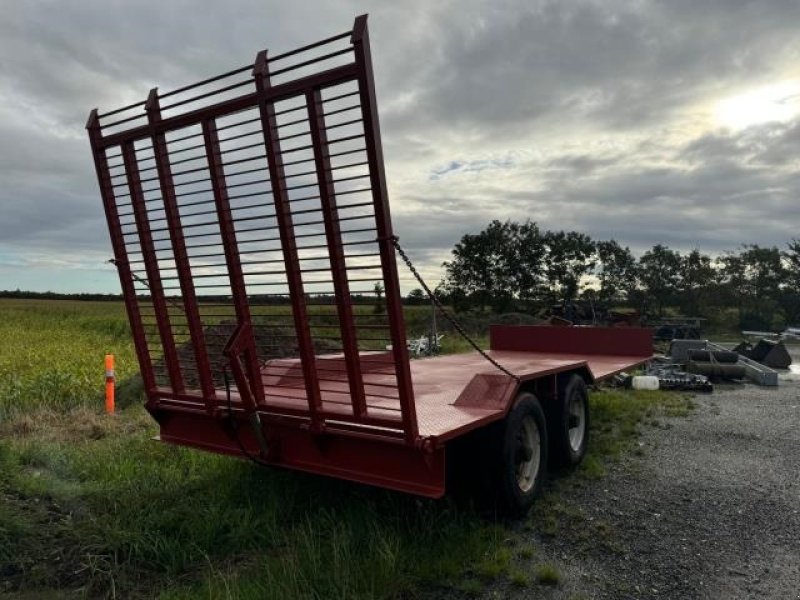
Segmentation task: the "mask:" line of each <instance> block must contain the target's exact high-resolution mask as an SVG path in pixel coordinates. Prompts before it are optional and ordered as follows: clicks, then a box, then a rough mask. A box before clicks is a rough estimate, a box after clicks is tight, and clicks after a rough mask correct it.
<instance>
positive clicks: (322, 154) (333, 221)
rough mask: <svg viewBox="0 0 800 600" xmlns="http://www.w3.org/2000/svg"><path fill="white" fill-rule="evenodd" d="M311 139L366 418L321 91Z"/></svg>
mask: <svg viewBox="0 0 800 600" xmlns="http://www.w3.org/2000/svg"><path fill="white" fill-rule="evenodd" d="M306 104H307V105H308V117H309V124H310V126H311V137H312V139H313V141H314V163H315V166H316V175H317V181H318V182H320V186H319V187H320V200H321V202H322V207H323V215H324V218H325V236H326V240H327V244H328V252H329V255H330V263H331V273H332V275H333V285H334V291H335V294H336V310H337V312H338V315H339V322H340V323H341V324H342V346H343V351H344V357H345V362H346V364H347V380H348V384H349V386H350V397H351V398H352V401H353V411H354V412H355V414H356V415H358V416H360V417H364V416H366V414H367V404H366V399H365V397H364V381H363V378H362V376H361V364H360V362H361V361H360V360H359V354H358V340H357V339H356V336H355V333H356V328H355V321H354V319H353V306H352V304H351V303H350V286H349V284H348V281H347V265H346V263H345V257H344V250H343V248H342V233H341V230H340V228H339V211H338V209H337V208H336V189H335V188H334V185H333V182H332V181H331V172H332V171H333V169H332V167H331V159H330V156H329V154H330V149H329V147H328V134H327V132H326V131H325V116H324V115H323V106H322V93H321V92H320V91H319V90H315V91H313V92H309V93H307V94H306Z"/></svg>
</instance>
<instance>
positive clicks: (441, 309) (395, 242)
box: [389, 235, 520, 383]
mask: <svg viewBox="0 0 800 600" xmlns="http://www.w3.org/2000/svg"><path fill="white" fill-rule="evenodd" d="M389 240H390V241H391V242H392V245H393V246H394V247H395V249H396V250H397V253H398V254H399V255H400V258H402V259H403V262H404V263H406V266H407V267H408V270H409V271H411V274H412V275H413V276H414V278H415V279H416V280H417V282H419V284H420V285H421V286H422V289H423V290H425V293H426V294H428V297H429V298H430V299H431V300H433V303H434V304H435V305H436V308H438V309H439V312H440V313H441V314H442V316H444V318H445V319H447V320H448V321H450V324H451V325H452V326H453V328H454V329H455V330H456V331H457V332H458V333H459V334H460V335H461V337H463V338H464V339H465V340H466V341H467V343H469V345H470V346H472V347H473V348H474V349H475V350H476V351H477V352H478V354H480V355H481V356H482V357H483V358H485V359H486V360H487V361H489V362H490V363H491V364H492V365H494V367H495V368H497V369H498V370H499V371H502V372H503V373H505V374H506V375H508V376H509V377H511V378H512V379H514V380H515V381H516V382H517V383H519V382H520V378H519V377H518V376H517V375H515V374H514V373H512V372H511V371H509V370H508V369H506V368H505V367H504V366H503V365H501V364H500V363H499V362H497V361H496V360H495V359H494V358H492V357H491V356H489V354H487V353H486V351H485V350H482V349H481V347H480V346H478V344H477V343H475V341H474V340H473V339H472V338H471V337H470V336H469V334H467V332H466V331H464V328H463V327H462V326H461V323H459V322H458V321H457V320H456V318H455V317H454V316H453V315H451V314H450V311H448V310H447V309H446V308H445V307H444V305H443V304H442V301H441V300H439V297H438V296H437V295H436V294H435V293H434V292H433V291H431V289H430V288H429V287H428V284H427V283H425V280H424V279H422V276H421V275H420V274H419V273H418V272H417V269H416V267H414V264H413V263H412V262H411V259H410V258H408V255H407V254H406V253H405V250H403V247H402V246H401V245H400V238H398V237H397V236H396V235H393V236H391V237H390V238H389Z"/></svg>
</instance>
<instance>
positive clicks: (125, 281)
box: [86, 109, 156, 401]
mask: <svg viewBox="0 0 800 600" xmlns="http://www.w3.org/2000/svg"><path fill="white" fill-rule="evenodd" d="M86 129H87V130H88V131H89V141H90V143H91V147H92V156H93V158H94V166H95V171H96V172H97V179H98V182H99V184H100V196H101V197H102V199H103V208H104V212H105V215H106V222H107V224H108V231H109V234H110V236H111V247H112V248H113V250H114V262H115V263H116V265H117V271H118V274H119V282H120V287H121V288H122V295H123V297H124V299H125V312H126V313H127V314H128V323H129V324H130V327H131V333H132V335H133V342H134V347H135V348H136V358H137V359H138V361H139V368H140V369H141V373H142V381H143V383H144V388H145V391H146V392H148V393H150V392H152V391H153V390H155V388H156V380H155V376H154V374H153V366H152V363H151V361H150V352H149V349H148V346H147V339H146V338H145V335H144V328H143V327H142V317H141V314H140V311H139V302H138V301H137V299H136V291H135V290H134V287H133V277H132V276H131V270H130V265H129V264H128V253H127V251H126V249H125V244H124V242H123V238H122V231H121V227H120V223H119V211H118V210H117V207H116V204H115V203H114V192H113V190H112V189H111V182H110V180H109V171H108V159H107V158H106V151H105V149H104V148H103V147H102V146H101V144H100V140H101V137H102V136H101V134H100V124H99V121H98V113H97V109H94V110H93V111H92V112H91V114H90V115H89V121H88V122H87V123H86ZM149 399H150V400H151V401H152V399H153V398H152V396H150V397H149Z"/></svg>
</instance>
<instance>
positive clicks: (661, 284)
mask: <svg viewBox="0 0 800 600" xmlns="http://www.w3.org/2000/svg"><path fill="white" fill-rule="evenodd" d="M681 266H682V260H681V255H680V254H679V253H678V252H676V251H674V250H670V249H669V248H667V247H666V246H663V245H661V244H656V245H655V246H653V248H652V249H650V250H648V251H647V252H645V253H644V254H643V255H642V257H641V258H640V259H639V279H640V281H641V284H642V287H643V288H644V289H643V291H644V293H645V297H646V299H647V301H648V302H650V303H652V304H653V305H654V306H655V309H656V314H658V315H659V316H661V315H662V314H663V313H664V307H665V306H666V305H667V303H668V302H669V301H670V300H672V299H673V298H674V296H675V290H676V289H677V288H678V286H679V285H680V281H681Z"/></svg>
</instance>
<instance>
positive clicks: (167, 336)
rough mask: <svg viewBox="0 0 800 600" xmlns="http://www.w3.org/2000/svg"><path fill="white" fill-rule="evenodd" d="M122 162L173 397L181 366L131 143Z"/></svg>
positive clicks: (179, 389)
mask: <svg viewBox="0 0 800 600" xmlns="http://www.w3.org/2000/svg"><path fill="white" fill-rule="evenodd" d="M122 159H123V161H124V162H125V174H126V176H127V180H128V190H129V191H130V194H131V204H132V205H133V216H134V219H135V220H136V229H137V230H138V231H139V242H140V244H141V246H142V258H143V259H144V268H145V272H146V273H147V283H148V287H149V288H150V297H151V298H152V301H153V309H154V310H155V313H156V326H157V327H158V335H159V337H160V338H161V346H162V347H163V348H164V362H165V363H166V366H167V372H168V373H169V380H170V384H171V385H172V390H173V391H174V392H175V393H177V394H182V393H183V392H184V391H185V388H184V385H183V377H182V375H181V366H180V361H179V360H178V352H177V350H176V348H175V338H174V336H173V335H172V326H171V325H170V319H169V311H168V308H167V300H166V297H165V295H164V286H163V285H162V284H161V272H160V271H159V268H158V257H157V256H156V250H155V244H154V243H153V235H152V233H151V232H150V221H149V220H148V217H147V206H146V205H145V202H144V192H142V183H141V180H140V178H139V165H138V163H137V162H136V151H135V150H134V147H133V142H130V141H128V142H123V144H122Z"/></svg>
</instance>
